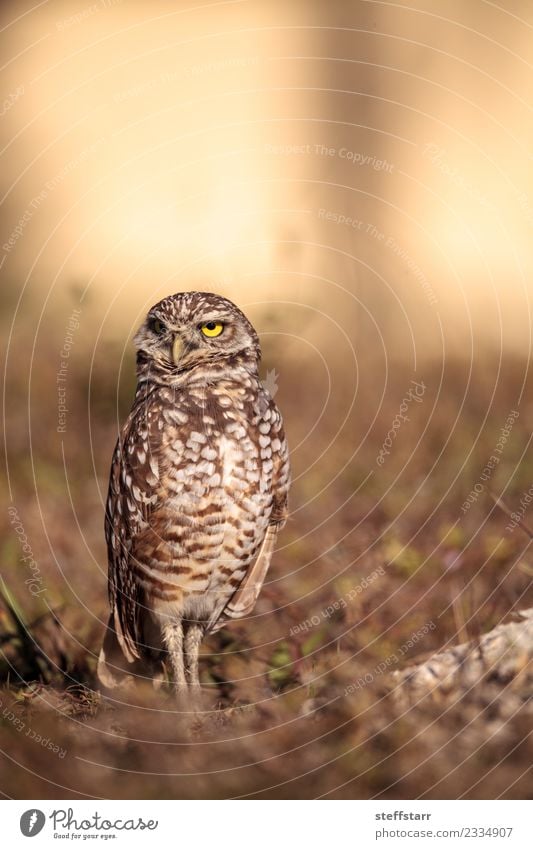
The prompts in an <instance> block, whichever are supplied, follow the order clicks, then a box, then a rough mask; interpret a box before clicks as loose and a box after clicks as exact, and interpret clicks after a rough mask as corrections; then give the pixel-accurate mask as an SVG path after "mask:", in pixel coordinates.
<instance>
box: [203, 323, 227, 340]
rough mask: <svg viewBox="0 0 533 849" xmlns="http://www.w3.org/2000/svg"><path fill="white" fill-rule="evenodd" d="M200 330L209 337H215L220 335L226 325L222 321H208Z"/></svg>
mask: <svg viewBox="0 0 533 849" xmlns="http://www.w3.org/2000/svg"><path fill="white" fill-rule="evenodd" d="M200 330H201V331H202V333H203V334H204V336H207V338H208V339H214V338H215V336H220V334H221V333H222V331H223V330H224V325H223V324H222V322H221V321H206V323H205V324H202V325H201V326H200Z"/></svg>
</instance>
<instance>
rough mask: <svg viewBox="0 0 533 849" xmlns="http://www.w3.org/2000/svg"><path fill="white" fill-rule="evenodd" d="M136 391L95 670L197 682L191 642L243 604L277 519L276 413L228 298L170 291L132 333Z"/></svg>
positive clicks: (252, 336) (254, 345)
mask: <svg viewBox="0 0 533 849" xmlns="http://www.w3.org/2000/svg"><path fill="white" fill-rule="evenodd" d="M135 345H136V349H137V376H138V385H137V391H136V395H135V399H134V402H133V407H132V410H131V412H130V414H129V416H128V418H127V420H126V422H125V424H124V426H123V428H122V430H121V433H120V436H119V438H118V441H117V445H116V448H115V453H114V455H113V461H112V465H111V475H110V482H109V494H108V500H107V505H106V517H105V530H106V540H107V546H108V559H109V596H110V604H111V615H110V619H109V623H108V629H107V632H106V635H105V638H104V645H103V648H102V651H101V654H100V659H99V664H98V674H99V677H100V679H101V681H102V682H103V683H104V684H105V685H106V686H114V685H116V684H117V683H120V682H121V681H122V680H123V677H124V675H128V673H132V674H139V675H147V676H152V675H154V674H155V673H156V671H157V667H158V664H160V662H161V660H163V661H164V660H167V659H168V660H169V661H170V666H171V670H172V673H173V677H174V682H175V686H176V689H177V690H183V689H185V688H187V686H193V687H196V686H198V650H199V646H200V642H201V640H202V638H203V636H204V635H205V634H207V633H210V632H212V631H215V630H217V629H218V628H220V627H222V625H223V624H224V623H225V622H227V621H228V620H229V619H232V618H239V617H243V616H247V615H248V614H249V613H250V612H251V611H252V609H253V607H254V605H255V602H256V600H257V597H258V595H259V591H260V589H261V585H262V583H263V581H264V578H265V575H266V572H267V570H268V567H269V565H270V560H271V557H272V553H273V550H274V547H275V542H276V536H277V533H278V530H279V529H280V528H281V527H282V526H283V524H284V522H285V519H286V516H287V497H288V490H289V477H290V473H289V459H288V449H287V442H286V439H285V435H284V432H283V423H282V419H281V415H280V413H279V411H278V409H277V407H276V405H275V404H274V402H273V400H272V398H271V397H270V396H269V395H268V393H267V392H266V390H265V389H264V387H263V385H262V384H261V381H260V379H259V375H258V364H259V359H260V347H259V339H258V336H257V334H256V332H255V330H254V328H253V327H252V325H251V324H250V322H249V321H248V319H247V318H246V317H245V316H244V314H243V313H242V312H241V311H240V310H239V309H238V308H237V307H236V306H235V305H234V304H232V303H231V301H228V300H227V299H225V298H221V297H219V296H217V295H213V294H208V293H202V292H186V293H182V294H177V295H172V296H171V297H168V298H165V299H164V300H163V301H161V302H159V303H158V304H156V305H155V306H154V307H152V309H151V310H150V312H149V314H148V317H147V319H146V322H145V323H144V324H143V326H142V327H141V328H140V330H139V331H138V333H137V335H136V337H135Z"/></svg>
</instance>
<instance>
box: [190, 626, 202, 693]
mask: <svg viewBox="0 0 533 849" xmlns="http://www.w3.org/2000/svg"><path fill="white" fill-rule="evenodd" d="M203 636H204V626H203V625H201V624H200V623H199V622H191V623H190V624H189V627H188V628H187V631H186V633H185V658H186V663H187V670H186V672H187V679H188V681H189V686H190V687H191V689H192V690H195V691H196V693H198V692H199V691H200V677H199V674H198V655H199V653H200V644H201V642H202V639H203Z"/></svg>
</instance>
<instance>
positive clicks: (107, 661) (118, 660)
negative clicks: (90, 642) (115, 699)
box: [96, 613, 161, 690]
mask: <svg viewBox="0 0 533 849" xmlns="http://www.w3.org/2000/svg"><path fill="white" fill-rule="evenodd" d="M96 674H97V676H98V680H99V681H100V683H101V684H102V686H103V687H105V688H106V689H108V690H114V689H115V688H116V687H131V686H133V684H134V683H135V682H136V681H137V682H142V681H143V680H144V681H146V680H148V681H149V682H151V683H153V685H154V687H155V688H156V689H157V688H158V687H159V686H160V683H161V676H160V675H156V674H154V668H153V667H152V666H151V665H150V664H148V663H146V662H145V661H142V660H134V661H132V662H130V661H129V660H127V658H126V657H125V655H124V651H123V649H122V646H121V644H120V642H119V639H118V637H117V632H116V631H115V623H114V617H113V614H112V613H111V614H110V616H109V619H108V622H107V627H106V631H105V634H104V642H103V645H102V648H101V650H100V655H99V657H98V665H97V667H96Z"/></svg>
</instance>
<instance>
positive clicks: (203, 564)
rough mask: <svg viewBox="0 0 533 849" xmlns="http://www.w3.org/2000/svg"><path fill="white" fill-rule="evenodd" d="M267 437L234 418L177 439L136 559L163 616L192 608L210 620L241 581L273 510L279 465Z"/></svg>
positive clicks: (145, 585)
mask: <svg viewBox="0 0 533 849" xmlns="http://www.w3.org/2000/svg"><path fill="white" fill-rule="evenodd" d="M260 436H261V434H260V432H259V431H258V430H257V431H254V429H253V428H252V427H251V426H250V425H249V423H247V422H244V423H243V422H239V421H235V420H230V421H228V422H227V426H226V427H225V428H224V429H223V430H222V431H219V432H211V433H210V432H209V431H205V430H200V429H199V430H191V431H190V432H189V433H188V435H187V438H186V440H185V441H183V437H180V438H178V437H176V439H177V440H178V441H179V443H180V444H174V446H173V452H174V457H175V462H174V463H171V464H169V465H168V466H167V468H166V470H165V473H164V475H163V476H162V477H161V485H162V492H163V494H164V497H163V498H161V500H160V506H159V508H158V509H156V510H155V511H154V513H153V514H152V516H151V518H150V523H149V525H150V526H149V528H148V529H147V532H146V533H145V535H144V536H145V539H144V543H143V546H142V554H141V552H139V554H138V555H137V562H138V564H139V565H138V577H139V579H140V580H141V582H142V584H143V588H144V589H145V590H146V591H148V594H149V597H150V598H152V600H153V606H154V607H155V608H157V611H159V612H160V611H161V610H162V609H164V610H165V611H167V612H168V609H169V604H170V608H171V609H172V610H174V611H175V610H176V606H178V607H180V609H182V611H183V609H184V607H183V606H184V605H185V608H186V610H187V611H188V613H187V615H191V616H192V615H194V616H195V617H197V618H202V617H205V618H208V617H209V616H210V615H211V613H212V611H213V609H214V608H215V607H216V606H217V604H218V603H219V602H220V601H221V600H223V599H225V598H229V597H230V596H231V595H232V594H233V592H234V591H235V589H236V587H237V586H238V585H239V584H240V583H241V581H242V579H243V577H244V575H245V574H246V570H247V569H248V567H249V566H250V564H251V562H252V561H253V560H254V557H255V556H256V554H257V552H258V550H259V547H260V545H261V543H262V541H263V539H264V536H265V533H266V529H267V527H268V523H269V519H270V513H271V510H272V493H271V478H272V462H271V460H270V457H269V456H266V454H267V453H268V452H265V450H264V447H263V448H262V446H261V442H260ZM169 447H170V446H169ZM167 453H168V452H167ZM154 588H155V589H154ZM191 604H192V609H191Z"/></svg>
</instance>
